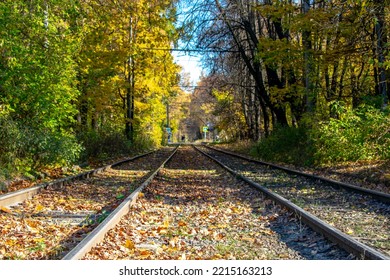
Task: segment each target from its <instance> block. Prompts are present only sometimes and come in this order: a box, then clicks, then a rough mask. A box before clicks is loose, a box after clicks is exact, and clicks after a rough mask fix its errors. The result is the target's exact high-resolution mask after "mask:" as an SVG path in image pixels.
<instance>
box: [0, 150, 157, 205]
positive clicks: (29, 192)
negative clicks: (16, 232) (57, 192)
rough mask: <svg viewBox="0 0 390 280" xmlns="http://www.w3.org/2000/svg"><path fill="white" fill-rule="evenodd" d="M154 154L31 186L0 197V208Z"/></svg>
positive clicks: (142, 155)
mask: <svg viewBox="0 0 390 280" xmlns="http://www.w3.org/2000/svg"><path fill="white" fill-rule="evenodd" d="M154 152H155V151H151V152H148V153H145V154H141V155H137V156H134V157H131V158H128V159H124V160H121V161H118V162H115V163H113V164H110V165H106V166H103V167H100V168H96V169H93V170H90V171H86V172H82V173H80V174H77V175H74V176H68V177H65V178H61V179H58V180H54V181H51V182H47V183H41V184H38V185H35V186H32V187H30V188H26V189H22V190H18V191H14V192H10V193H6V194H3V195H0V206H3V207H8V206H11V205H15V204H17V203H20V202H22V201H24V200H26V199H29V198H31V197H33V196H34V195H36V194H37V193H39V192H40V191H42V190H43V189H45V188H47V187H63V186H64V185H66V184H69V183H72V182H74V181H78V180H83V179H87V178H90V177H92V176H93V175H95V174H98V173H101V172H103V171H105V170H107V169H109V168H111V167H115V166H118V165H121V164H124V163H126V162H130V161H133V160H136V159H138V158H141V157H145V156H147V155H150V154H152V153H154Z"/></svg>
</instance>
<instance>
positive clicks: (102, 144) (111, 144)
mask: <svg viewBox="0 0 390 280" xmlns="http://www.w3.org/2000/svg"><path fill="white" fill-rule="evenodd" d="M78 139H79V141H80V143H81V144H82V146H83V147H84V150H83V153H82V156H81V160H83V161H88V160H90V159H97V160H103V159H107V158H110V157H115V156H119V155H123V154H125V153H128V152H129V151H130V150H131V144H130V142H129V141H128V140H127V139H126V137H125V136H124V135H123V134H122V133H120V132H116V131H113V132H108V131H95V130H89V131H86V132H83V133H79V134H78Z"/></svg>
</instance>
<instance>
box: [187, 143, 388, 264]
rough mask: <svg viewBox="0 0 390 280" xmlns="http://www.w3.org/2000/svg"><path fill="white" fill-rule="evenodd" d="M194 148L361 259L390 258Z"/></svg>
mask: <svg viewBox="0 0 390 280" xmlns="http://www.w3.org/2000/svg"><path fill="white" fill-rule="evenodd" d="M194 148H195V149H196V150H197V151H199V152H200V153H202V154H203V155H205V156H207V157H208V158H210V159H211V160H213V161H215V162H216V163H218V164H219V165H220V166H221V167H223V168H224V169H226V170H227V171H229V172H230V173H231V174H233V175H234V176H235V177H237V178H238V179H240V180H242V181H244V182H246V183H248V184H249V185H250V186H252V187H254V188H256V189H258V190H260V191H261V192H263V193H264V194H265V195H266V196H267V197H269V198H270V199H272V200H274V201H275V202H277V203H278V204H280V205H282V206H284V207H286V208H288V209H289V210H291V211H292V212H294V213H295V214H296V215H297V216H298V217H299V218H300V220H302V221H303V222H304V223H305V224H307V225H308V226H309V227H311V228H312V229H313V230H315V231H317V232H319V233H321V234H323V235H324V236H325V237H326V238H328V239H329V240H331V241H333V242H335V243H336V244H338V245H339V246H340V247H342V248H344V249H345V250H346V251H347V252H350V253H352V254H354V255H355V256H357V257H358V258H361V259H371V260H390V257H389V256H386V255H384V254H382V253H381V252H378V251H377V250H375V249H373V248H371V247H369V246H367V245H365V244H363V243H361V242H359V241H357V240H355V239H353V238H352V237H350V236H348V235H347V234H345V233H343V232H341V231H340V230H338V229H336V228H334V227H332V226H330V225H329V224H327V223H325V222H324V221H323V220H321V219H319V218H317V217H316V216H314V215H312V214H310V213H309V212H307V211H305V210H303V209H302V208H300V207H299V206H297V205H295V204H294V203H292V202H291V201H289V200H287V199H285V198H284V197H282V196H280V195H278V194H276V193H274V192H273V191H271V190H269V189H267V188H266V187H264V186H261V185H260V184H258V183H255V182H253V181H252V180H250V179H248V178H247V177H245V176H242V175H241V174H239V173H237V172H235V171H234V170H233V169H231V168H229V167H227V166H226V165H225V164H223V163H222V162H220V161H219V160H217V159H215V158H214V157H212V156H210V155H208V154H207V153H205V152H203V151H202V150H200V149H199V148H197V147H195V146H194Z"/></svg>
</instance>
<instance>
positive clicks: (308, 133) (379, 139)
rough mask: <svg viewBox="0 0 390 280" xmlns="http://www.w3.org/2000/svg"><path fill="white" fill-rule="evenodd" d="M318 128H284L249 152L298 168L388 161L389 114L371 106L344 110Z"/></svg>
mask: <svg viewBox="0 0 390 280" xmlns="http://www.w3.org/2000/svg"><path fill="white" fill-rule="evenodd" d="M340 106H341V105H340V104H339V105H338V110H337V112H338V114H339V118H330V120H329V121H326V122H322V123H320V124H319V125H318V126H312V127H311V128H307V127H304V126H302V127H299V128H292V127H283V128H277V129H275V130H274V131H273V133H272V134H271V136H269V137H268V138H266V139H262V140H261V141H260V142H259V143H258V144H257V145H256V146H255V148H254V149H253V150H252V153H253V154H254V155H257V156H259V157H260V158H262V159H264V160H268V161H276V162H285V163H291V164H297V165H309V164H318V165H322V164H329V163H336V162H345V161H358V160H389V159H390V114H389V112H382V111H380V110H378V109H375V108H373V107H370V106H362V107H359V108H358V109H356V110H347V109H345V108H341V107H340Z"/></svg>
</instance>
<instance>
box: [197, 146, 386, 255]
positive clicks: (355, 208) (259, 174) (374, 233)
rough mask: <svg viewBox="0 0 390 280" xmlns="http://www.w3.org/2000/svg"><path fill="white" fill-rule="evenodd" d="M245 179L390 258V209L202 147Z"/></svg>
mask: <svg viewBox="0 0 390 280" xmlns="http://www.w3.org/2000/svg"><path fill="white" fill-rule="evenodd" d="M203 149H204V151H205V152H207V153H208V154H210V155H212V156H215V157H216V158H218V159H219V160H221V161H222V162H224V163H225V164H226V165H227V166H229V167H230V168H232V169H234V170H235V171H237V172H239V173H240V174H242V175H243V176H246V177H248V178H250V179H251V180H253V181H255V182H257V183H259V184H260V185H262V186H264V187H267V188H269V189H271V190H272V191H274V192H276V193H278V194H279V195H282V196H283V197H285V198H287V199H289V200H290V201H292V202H293V203H295V204H296V205H298V206H300V207H301V208H303V209H305V210H306V211H308V212H310V213H312V214H314V215H316V216H317V217H319V218H320V219H322V220H324V221H326V222H327V223H328V224H330V225H332V226H334V227H336V228H338V229H340V230H341V231H343V232H344V233H346V234H349V235H350V236H352V237H353V238H355V239H357V240H359V241H361V242H362V243H365V244H367V245H369V246H371V247H373V248H375V249H376V250H378V251H380V252H382V253H384V254H386V255H390V206H389V205H388V204H386V203H382V202H378V201H377V200H375V199H371V197H365V196H363V195H361V194H355V193H352V192H348V191H345V190H343V189H336V188H334V187H332V186H330V185H327V184H324V183H321V182H315V181H313V180H310V179H306V178H303V177H301V176H298V175H290V174H287V173H286V172H284V171H281V170H276V169H272V168H268V167H265V166H262V165H258V164H255V163H251V162H248V161H245V160H242V159H238V158H235V157H232V156H229V155H225V154H222V153H220V152H217V151H211V150H209V149H205V148H203Z"/></svg>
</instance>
